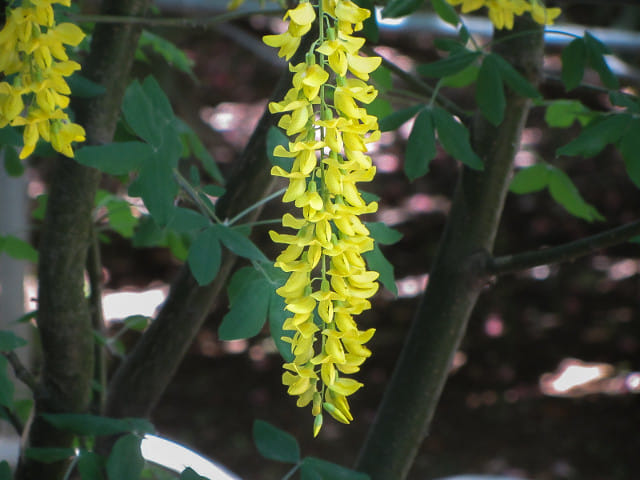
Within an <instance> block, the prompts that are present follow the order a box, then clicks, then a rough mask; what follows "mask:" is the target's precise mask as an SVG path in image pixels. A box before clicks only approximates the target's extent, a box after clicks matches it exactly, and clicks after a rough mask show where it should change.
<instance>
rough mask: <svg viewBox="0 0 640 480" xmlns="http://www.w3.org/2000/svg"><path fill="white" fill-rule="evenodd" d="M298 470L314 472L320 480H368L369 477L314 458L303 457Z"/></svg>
mask: <svg viewBox="0 0 640 480" xmlns="http://www.w3.org/2000/svg"><path fill="white" fill-rule="evenodd" d="M300 470H301V471H302V472H303V478H304V472H305V471H308V470H311V471H314V472H315V473H316V474H317V475H318V478H320V479H321V480H369V475H367V474H366V473H362V472H356V471H355V470H350V469H348V468H345V467H342V466H340V465H336V464H335V463H331V462H327V461H326V460H321V459H319V458H314V457H305V458H304V459H303V460H302V465H301V466H300Z"/></svg>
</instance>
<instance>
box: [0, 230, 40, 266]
mask: <svg viewBox="0 0 640 480" xmlns="http://www.w3.org/2000/svg"><path fill="white" fill-rule="evenodd" d="M2 251H4V252H5V253H6V254H7V255H9V256H10V257H11V258H15V259H16V260H27V261H29V262H34V263H35V262H37V261H38V251H37V250H36V249H35V248H33V247H32V246H31V244H30V243H28V242H25V241H24V240H22V239H20V238H18V237H14V236H13V235H6V236H4V237H3V236H0V252H2Z"/></svg>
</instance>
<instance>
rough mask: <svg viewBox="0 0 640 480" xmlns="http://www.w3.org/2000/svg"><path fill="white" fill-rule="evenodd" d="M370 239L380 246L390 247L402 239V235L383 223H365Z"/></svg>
mask: <svg viewBox="0 0 640 480" xmlns="http://www.w3.org/2000/svg"><path fill="white" fill-rule="evenodd" d="M365 225H366V227H367V228H368V229H369V232H370V234H371V237H373V239H374V240H375V241H376V242H377V243H379V244H381V245H392V244H394V243H397V242H399V241H400V240H401V239H402V233H400V232H399V231H398V230H396V229H394V228H391V227H389V226H388V225H386V224H384V223H383V222H366V224H365Z"/></svg>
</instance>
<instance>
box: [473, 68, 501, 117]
mask: <svg viewBox="0 0 640 480" xmlns="http://www.w3.org/2000/svg"><path fill="white" fill-rule="evenodd" d="M496 58H497V56H496V55H488V56H486V57H485V59H484V61H483V62H482V66H481V67H480V71H479V72H478V83H477V84H476V102H477V103H478V107H479V108H480V111H481V112H482V114H483V115H484V116H485V118H486V119H487V120H489V122H491V123H492V124H494V125H496V126H497V125H500V123H502V119H503V118H504V109H505V106H506V104H507V102H506V100H505V96H504V85H503V84H502V77H501V76H500V71H499V70H498V64H497V61H496V60H495V59H496Z"/></svg>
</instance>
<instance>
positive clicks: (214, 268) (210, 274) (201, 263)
mask: <svg viewBox="0 0 640 480" xmlns="http://www.w3.org/2000/svg"><path fill="white" fill-rule="evenodd" d="M221 259H222V251H221V248H220V238H219V236H218V233H217V231H216V230H215V229H214V228H213V227H209V228H207V229H206V230H203V231H202V232H200V234H199V235H198V236H197V237H196V238H195V240H194V241H193V242H192V243H191V247H190V248H189V255H188V257H187V264H188V265H189V268H190V269H191V273H192V274H193V278H195V279H196V281H197V282H198V285H208V284H209V283H211V282H212V281H213V279H214V278H216V275H217V274H218V270H219V269H220V261H221Z"/></svg>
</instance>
